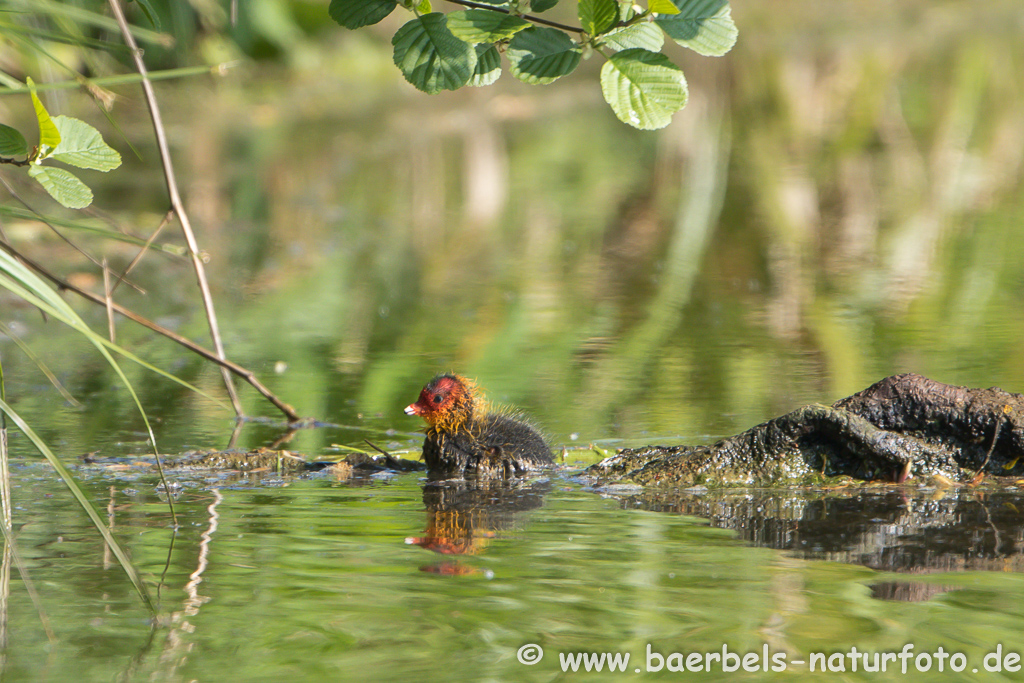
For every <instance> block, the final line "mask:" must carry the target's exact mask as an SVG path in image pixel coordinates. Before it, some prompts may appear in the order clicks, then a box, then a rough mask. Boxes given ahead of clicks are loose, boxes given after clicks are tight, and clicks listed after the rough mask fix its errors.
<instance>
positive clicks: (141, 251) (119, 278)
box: [110, 209, 174, 294]
mask: <svg viewBox="0 0 1024 683" xmlns="http://www.w3.org/2000/svg"><path fill="white" fill-rule="evenodd" d="M173 217H174V209H170V210H168V212H167V213H165V214H164V218H163V220H161V221H160V225H158V226H156V230H154V231H153V234H152V235H150V236H149V239H147V240H146V243H145V244H144V245H143V246H142V248H141V249H139V253H138V254H136V255H135V258H133V259H132V262H131V263H129V264H128V267H127V268H125V269H124V272H123V273H121V274H120V275H118V276H117V282H115V283H114V286H113V288H112V289H111V290H110V293H111V294H113V293H114V292H116V291H117V288H118V286H119V285H120V284H121V283H122V282H123V281H124V279H125V278H126V277H128V273H130V272H132V270H134V269H135V266H136V265H138V263H139V261H141V260H142V257H143V256H145V255H146V252H147V251H149V247H150V245H152V244H153V240H155V239H156V237H157V235H159V234H160V232H161V231H162V230H163V229H164V227H165V226H166V225H167V224H168V223H170V222H171V218H173Z"/></svg>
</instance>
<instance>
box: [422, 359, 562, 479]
mask: <svg viewBox="0 0 1024 683" xmlns="http://www.w3.org/2000/svg"><path fill="white" fill-rule="evenodd" d="M405 413H406V415H419V416H420V417H422V418H423V420H424V421H425V422H426V423H427V437H426V439H424V441H423V460H424V461H425V462H426V463H427V470H428V471H429V473H430V474H431V475H433V476H443V477H456V476H464V475H476V476H482V477H506V478H507V477H513V476H519V475H521V474H523V473H524V472H526V471H528V470H531V469H536V468H537V467H539V466H541V465H546V464H550V463H551V462H552V459H551V449H550V448H549V447H548V445H547V443H545V442H544V437H542V436H541V435H540V434H539V433H538V432H537V430H536V429H534V428H533V427H531V426H530V425H528V424H527V423H525V422H523V421H522V420H521V419H519V418H517V417H516V416H514V415H510V414H508V413H505V412H502V411H495V412H490V411H488V409H487V403H486V401H484V400H483V399H482V398H481V397H480V396H479V395H478V393H477V387H476V385H475V384H474V383H473V382H472V381H470V380H468V379H466V378H465V377H462V376H461V375H438V376H437V377H435V378H434V379H432V380H430V383H429V384H427V386H425V387H423V391H421V392H420V397H419V400H417V401H416V402H415V403H412V404H410V405H409V406H407V407H406V409H405Z"/></svg>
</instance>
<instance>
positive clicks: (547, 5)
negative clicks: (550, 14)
mask: <svg viewBox="0 0 1024 683" xmlns="http://www.w3.org/2000/svg"><path fill="white" fill-rule="evenodd" d="M557 4H558V0H533V1H532V2H531V3H530V9H531V10H533V11H534V12H547V11H548V10H549V9H551V8H552V7H554V6H555V5H557Z"/></svg>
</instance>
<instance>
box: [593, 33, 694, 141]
mask: <svg viewBox="0 0 1024 683" xmlns="http://www.w3.org/2000/svg"><path fill="white" fill-rule="evenodd" d="M601 91H602V92H603V93H604V99H605V101H607V102H608V104H610V105H611V107H612V111H614V112H615V115H616V116H618V117H619V120H620V121H622V122H623V123H628V124H629V125H631V126H633V127H634V128H640V129H643V130H655V129H658V128H664V127H665V126H667V125H668V124H669V122H670V121H671V120H672V114H674V113H675V112H677V111H679V110H680V109H682V108H683V107H685V106H686V99H687V96H688V92H687V89H686V78H685V77H684V76H683V72H682V70H681V69H680V68H679V67H678V66H676V65H675V64H673V63H672V62H670V61H669V60H668V57H666V56H665V55H663V54H661V53H660V52H651V51H649V50H642V49H640V48H630V49H628V50H623V51H622V52H618V53H616V54H614V55H612V56H611V57H610V58H609V59H608V61H607V62H606V63H605V65H604V66H603V67H601Z"/></svg>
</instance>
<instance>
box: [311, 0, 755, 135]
mask: <svg viewBox="0 0 1024 683" xmlns="http://www.w3.org/2000/svg"><path fill="white" fill-rule="evenodd" d="M451 1H452V2H454V3H455V4H458V5H463V6H466V7H467V8H468V9H463V10H458V11H454V12H448V13H444V12H434V11H431V10H432V7H431V3H430V0H402V2H401V4H402V5H403V7H405V8H406V9H408V10H410V11H412V12H413V13H414V15H415V16H414V18H413V19H412V20H410V21H409V22H407V23H406V24H405V25H403V26H402V27H401V28H399V29H398V31H397V32H396V33H395V35H394V37H393V38H392V41H391V43H392V45H393V46H394V59H395V64H396V65H397V66H398V68H399V69H400V70H401V71H402V74H403V75H404V76H405V78H406V80H407V81H409V83H411V84H412V85H413V86H415V87H416V88H418V89H420V90H422V91H423V92H426V93H429V94H436V93H438V92H440V91H442V90H458V89H459V88H461V87H463V86H466V85H470V86H485V85H490V84H492V83H494V82H495V81H496V80H497V79H498V78H499V76H500V75H501V69H502V66H501V54H502V53H504V54H505V58H506V59H507V61H508V70H509V73H511V74H512V76H513V77H514V78H517V79H518V80H520V81H523V82H525V83H531V84H534V85H543V84H547V83H551V82H553V81H556V80H558V79H559V78H562V77H563V76H567V75H569V74H571V73H572V72H573V71H574V70H575V69H576V67H577V66H579V63H580V60H581V59H583V58H585V57H589V56H590V55H592V54H595V53H596V54H600V55H602V56H604V57H605V60H606V61H605V63H604V66H603V67H602V68H601V91H602V93H603V94H604V98H605V101H607V102H608V104H609V105H610V106H611V108H612V111H614V112H615V115H616V116H617V117H618V118H619V119H620V120H621V121H623V122H624V123H627V124H629V125H631V126H633V127H635V128H640V129H644V130H653V129H657V128H663V127H665V126H667V125H668V123H669V122H670V121H671V120H672V115H673V114H674V113H675V112H677V111H679V110H680V109H682V108H683V107H684V106H686V101H687V97H688V90H687V85H686V78H685V77H684V75H683V71H682V69H680V68H679V67H678V66H676V65H675V64H673V63H672V62H671V61H670V60H669V58H668V57H667V56H665V54H664V53H663V52H662V49H663V47H664V45H665V36H668V37H669V38H670V39H671V40H672V41H674V42H676V43H678V44H680V45H683V46H685V47H687V48H690V49H692V50H694V51H695V52H697V53H699V54H702V55H705V56H720V55H723V54H725V53H726V52H728V51H729V50H731V49H732V46H733V45H734V44H735V43H736V37H737V30H736V25H735V24H734V23H733V20H732V16H731V11H730V7H729V3H728V0H647V6H646V7H642V6H640V5H638V4H634V2H632V0H577V16H578V18H579V22H580V26H579V27H573V26H566V25H564V24H559V23H556V22H553V21H548V20H546V19H543V18H541V17H538V16H536V15H535V14H530V13H542V12H545V11H547V10H550V9H551V8H553V7H555V5H556V4H557V3H558V0H506V1H504V2H502V1H500V0H488V1H487V2H485V3H481V2H468V1H467V0H451ZM398 5H399V2H397V1H396V0H331V4H330V7H329V12H330V15H331V17H332V18H334V20H335V21H337V22H338V23H339V24H341V25H342V26H344V27H345V28H349V29H359V28H362V27H364V26H369V25H372V24H376V23H378V22H380V21H381V20H383V19H384V18H385V17H387V16H389V15H390V14H391V12H392V11H394V10H395V8H396V7H398Z"/></svg>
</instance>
